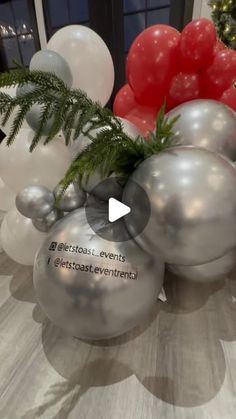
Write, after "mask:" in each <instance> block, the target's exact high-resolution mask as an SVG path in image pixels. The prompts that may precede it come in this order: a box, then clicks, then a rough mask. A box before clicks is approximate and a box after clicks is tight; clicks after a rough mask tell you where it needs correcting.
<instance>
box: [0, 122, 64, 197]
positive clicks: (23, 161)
mask: <svg viewBox="0 0 236 419" xmlns="http://www.w3.org/2000/svg"><path fill="white" fill-rule="evenodd" d="M33 136H34V132H33V131H32V130H31V129H21V130H20V132H19V134H18V135H17V137H16V138H15V141H14V143H13V144H12V145H11V147H7V146H6V144H5V141H4V142H3V143H2V144H1V145H0V168H1V177H2V179H3V181H4V182H5V183H6V185H7V186H9V187H10V188H12V189H13V190H14V191H16V192H20V191H21V190H22V189H23V188H25V187H26V186H28V185H29V184H30V185H41V186H46V187H47V188H48V189H50V190H53V189H54V188H55V187H56V185H57V184H58V183H59V181H60V180H61V179H62V178H63V177H64V175H65V172H66V170H67V169H68V167H69V165H70V156H69V152H68V150H67V147H66V146H65V144H64V143H63V141H62V139H60V138H58V137H56V138H55V139H53V140H52V141H51V142H50V143H49V144H47V145H46V146H44V145H43V139H42V140H41V142H40V143H39V144H38V145H37V147H36V148H35V150H34V151H33V152H32V153H30V152H29V147H30V144H31V142H32V139H33Z"/></svg>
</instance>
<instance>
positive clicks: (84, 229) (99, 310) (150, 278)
mask: <svg viewBox="0 0 236 419" xmlns="http://www.w3.org/2000/svg"><path fill="white" fill-rule="evenodd" d="M103 228H104V225H103ZM106 228H108V229H110V233H111V235H112V233H113V224H111V223H109V224H107V226H106ZM163 274H164V264H163V261H162V260H161V259H160V258H159V257H156V258H155V259H154V258H151V256H150V255H148V254H147V253H145V252H144V251H143V250H141V248H139V246H138V245H137V244H136V243H135V242H134V241H133V240H128V241H125V242H113V241H107V240H104V239H102V238H101V237H100V236H98V235H96V234H95V233H94V232H93V230H92V229H91V228H90V227H89V225H88V223H87V220H86V216H85V210H84V209H83V208H81V209H79V210H76V211H74V212H72V213H70V214H69V215H67V216H66V217H64V218H63V219H62V221H59V222H58V223H57V224H55V226H54V227H53V228H52V230H51V232H50V233H49V235H48V236H47V238H46V240H45V242H44V244H43V246H42V247H41V249H40V250H39V252H38V255H37V257H36V259H35V265H34V286H35V290H36V296H37V298H38V301H39V303H40V305H41V306H42V308H43V310H44V311H45V313H46V314H47V316H48V317H49V318H50V319H51V320H52V321H53V322H54V323H55V324H56V325H58V326H60V327H61V328H62V329H64V330H66V331H67V332H68V333H70V334H71V335H73V336H77V337H79V338H84V339H103V338H111V337H113V336H117V335H120V334H122V333H124V332H126V331H128V330H129V329H131V328H133V327H134V326H135V325H137V324H138V323H139V322H140V321H142V320H143V319H144V318H145V317H146V315H147V314H148V313H149V310H150V309H151V308H152V306H153V304H154V303H155V301H156V299H157V296H158V294H159V291H160V289H161V286H162V282H163Z"/></svg>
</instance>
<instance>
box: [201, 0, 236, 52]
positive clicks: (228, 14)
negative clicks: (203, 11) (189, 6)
mask: <svg viewBox="0 0 236 419" xmlns="http://www.w3.org/2000/svg"><path fill="white" fill-rule="evenodd" d="M208 4H209V6H210V7H211V8H212V18H213V20H214V22H215V25H216V28H217V32H218V36H219V38H220V39H221V40H222V41H223V42H224V44H225V45H226V46H228V47H230V48H232V49H236V1H235V0H211V1H209V2H208Z"/></svg>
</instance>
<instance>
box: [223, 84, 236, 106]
mask: <svg viewBox="0 0 236 419" xmlns="http://www.w3.org/2000/svg"><path fill="white" fill-rule="evenodd" d="M220 101H221V102H223V103H225V104H226V105H228V106H229V107H230V108H232V109H233V110H234V111H235V112H236V87H234V86H233V85H232V86H230V87H229V89H227V90H225V92H224V93H223V95H222V96H221V98H220Z"/></svg>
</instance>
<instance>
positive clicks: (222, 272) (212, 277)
mask: <svg viewBox="0 0 236 419" xmlns="http://www.w3.org/2000/svg"><path fill="white" fill-rule="evenodd" d="M235 265H236V251H235V249H234V250H232V251H231V252H229V253H227V254H226V255H224V256H222V257H221V258H219V259H216V260H213V261H212V262H208V263H204V264H203V265H195V266H184V265H168V270H169V271H171V272H173V273H174V274H175V275H177V276H179V277H181V278H183V279H186V280H188V281H194V282H210V281H216V280H220V279H224V278H225V276H226V275H227V274H229V273H230V272H231V271H232V270H233V268H234V267H235Z"/></svg>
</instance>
